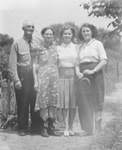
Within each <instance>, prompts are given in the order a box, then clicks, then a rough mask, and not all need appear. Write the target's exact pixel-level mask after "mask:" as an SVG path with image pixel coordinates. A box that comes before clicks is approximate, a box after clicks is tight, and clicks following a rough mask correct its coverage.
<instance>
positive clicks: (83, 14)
mask: <svg viewBox="0 0 122 150" xmlns="http://www.w3.org/2000/svg"><path fill="white" fill-rule="evenodd" d="M84 1H85V2H87V1H88V0H0V33H2V34H8V35H9V36H10V37H13V38H14V39H18V38H20V37H21V36H22V35H23V31H22V23H23V21H24V20H28V19H29V20H32V21H33V22H34V24H35V28H36V30H37V31H38V33H39V34H40V31H41V29H42V28H43V27H46V26H49V25H52V24H57V23H65V22H74V23H75V25H77V26H79V27H80V26H81V25H82V23H85V22H88V23H92V24H94V25H96V26H97V27H98V28H105V29H106V28H107V25H108V23H109V22H110V20H109V19H107V18H96V17H94V18H93V17H88V14H87V11H86V10H84V9H83V8H82V7H80V4H81V3H82V2H84Z"/></svg>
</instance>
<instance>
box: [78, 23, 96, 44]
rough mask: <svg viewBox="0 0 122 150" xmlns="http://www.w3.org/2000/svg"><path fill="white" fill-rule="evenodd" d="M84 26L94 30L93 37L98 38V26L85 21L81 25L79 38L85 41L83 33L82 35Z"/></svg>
mask: <svg viewBox="0 0 122 150" xmlns="http://www.w3.org/2000/svg"><path fill="white" fill-rule="evenodd" d="M83 27H88V28H89V29H90V30H91V32H92V35H91V36H92V38H96V37H97V36H98V31H97V28H96V27H95V26H94V25H92V24H89V23H84V24H83V25H82V26H81V27H80V30H79V34H78V38H79V39H80V40H81V41H83V40H84V38H83V35H82V28H83Z"/></svg>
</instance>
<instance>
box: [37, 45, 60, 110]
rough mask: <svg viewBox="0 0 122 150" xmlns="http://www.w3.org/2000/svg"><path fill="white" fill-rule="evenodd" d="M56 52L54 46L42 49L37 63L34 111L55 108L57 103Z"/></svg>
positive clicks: (57, 76)
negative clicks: (36, 88) (36, 89)
mask: <svg viewBox="0 0 122 150" xmlns="http://www.w3.org/2000/svg"><path fill="white" fill-rule="evenodd" d="M57 60H58V57H57V52H56V47H55V46H54V45H52V46H50V47H44V46H43V47H42V49H41V51H40V52H39V55H38V58H37V61H38V64H39V68H38V84H39V86H38V91H37V99H36V105H35V111H37V110H40V108H47V107H49V106H57V105H58V102H59V75H58V68H57Z"/></svg>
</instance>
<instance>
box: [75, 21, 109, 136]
mask: <svg viewBox="0 0 122 150" xmlns="http://www.w3.org/2000/svg"><path fill="white" fill-rule="evenodd" d="M96 36H97V29H96V27H95V26H93V25H91V24H88V23H85V24H83V25H82V26H81V28H80V31H79V38H80V39H81V41H82V44H81V45H80V50H79V56H78V59H77V63H76V64H77V65H76V74H77V77H78V78H79V79H80V80H78V82H77V84H76V85H77V102H78V112H79V119H80V123H81V128H82V129H83V130H84V131H85V134H86V135H92V134H93V131H94V123H95V126H96V130H99V129H100V128H101V121H102V118H101V113H102V110H103V103H104V79H103V71H102V69H103V67H104V66H105V65H106V64H107V56H106V52H105V49H104V47H103V44H102V43H101V42H100V41H98V40H97V39H95V37H96ZM94 118H95V122H94Z"/></svg>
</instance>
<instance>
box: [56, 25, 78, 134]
mask: <svg viewBox="0 0 122 150" xmlns="http://www.w3.org/2000/svg"><path fill="white" fill-rule="evenodd" d="M60 35H61V38H62V44H61V45H60V46H57V51H58V55H59V76H60V107H61V108H62V116H63V118H64V122H65V130H64V136H69V135H74V132H73V130H72V125H73V121H74V118H75V108H76V105H75V87H74V75H75V73H74V72H75V63H76V58H77V49H76V45H75V44H73V43H72V41H73V38H74V37H75V30H74V29H73V28H72V27H71V26H69V25H64V26H63V27H62V28H61V30H60Z"/></svg>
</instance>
